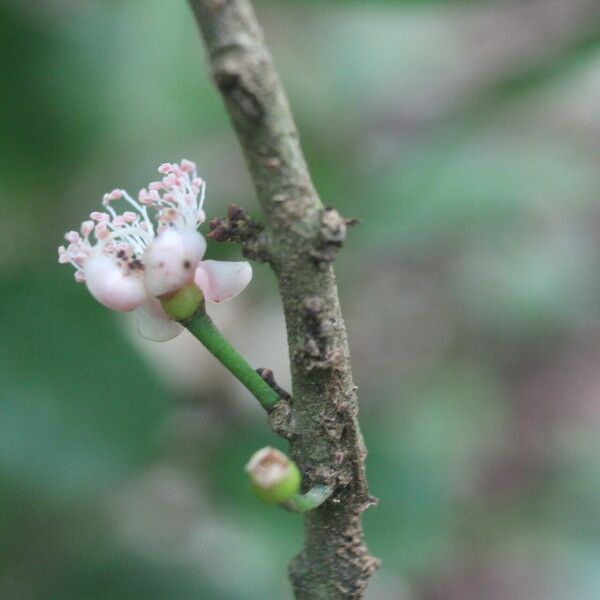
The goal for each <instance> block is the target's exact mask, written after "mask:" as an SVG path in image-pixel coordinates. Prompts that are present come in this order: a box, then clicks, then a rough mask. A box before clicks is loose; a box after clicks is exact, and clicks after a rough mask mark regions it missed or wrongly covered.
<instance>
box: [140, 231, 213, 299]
mask: <svg viewBox="0 0 600 600" xmlns="http://www.w3.org/2000/svg"><path fill="white" fill-rule="evenodd" d="M205 251H206V241H205V239H204V238H203V237H202V235H200V233H198V232H197V231H190V230H184V231H179V230H177V229H174V228H169V229H166V230H165V231H163V232H162V233H161V234H160V235H159V236H158V237H157V238H156V239H155V240H154V241H153V242H152V243H151V244H150V245H149V246H148V248H147V249H146V251H145V252H144V256H143V258H142V260H143V263H144V276H145V280H146V288H147V290H148V293H149V294H150V295H151V296H162V295H163V294H167V293H168V292H174V291H175V290H178V289H179V288H181V287H183V286H184V285H186V284H187V283H189V282H190V281H191V280H192V279H193V276H194V271H195V269H196V267H197V266H198V263H199V262H200V261H201V260H202V257H203V256H204V252H205Z"/></svg>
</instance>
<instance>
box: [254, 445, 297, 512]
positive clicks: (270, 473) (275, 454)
mask: <svg viewBox="0 0 600 600" xmlns="http://www.w3.org/2000/svg"><path fill="white" fill-rule="evenodd" d="M246 473H248V475H250V487H251V488H252V491H253V492H254V493H255V494H256V496H258V498H259V499H260V500H262V501H263V502H266V503H267V504H281V503H282V502H287V501H288V500H289V499H290V498H292V497H293V496H294V495H296V494H297V493H298V491H299V490H300V479H301V476H300V470H299V469H298V467H297V466H296V463H294V462H292V461H291V460H290V459H289V458H288V457H287V456H286V455H285V454H283V452H280V451H279V450H277V449H276V448H270V447H266V448H263V449H262V450H259V451H258V452H255V453H254V454H253V456H252V458H251V459H250V461H249V462H248V464H247V465H246Z"/></svg>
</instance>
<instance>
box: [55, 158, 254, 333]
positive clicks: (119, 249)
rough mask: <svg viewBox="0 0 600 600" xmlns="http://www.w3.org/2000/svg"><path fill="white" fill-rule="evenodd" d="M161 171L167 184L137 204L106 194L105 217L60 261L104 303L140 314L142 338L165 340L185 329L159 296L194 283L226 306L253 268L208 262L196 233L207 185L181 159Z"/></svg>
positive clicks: (73, 240)
mask: <svg viewBox="0 0 600 600" xmlns="http://www.w3.org/2000/svg"><path fill="white" fill-rule="evenodd" d="M158 171H159V172H160V173H161V174H163V175H164V177H163V178H162V180H161V181H156V182H153V183H151V184H150V185H149V186H148V188H147V189H146V188H144V189H142V190H141V191H140V193H139V196H138V201H136V200H134V199H133V198H132V197H131V196H130V195H129V194H128V193H127V192H126V191H125V190H120V189H117V190H113V191H112V192H110V193H109V194H105V195H104V198H103V204H104V206H105V208H106V212H98V211H94V212H92V213H91V215H90V220H89V221H84V222H83V223H82V224H81V228H80V231H79V232H77V231H70V232H68V233H67V234H66V235H65V239H66V240H67V242H69V244H68V246H66V247H65V246H61V247H60V248H59V249H58V260H59V262H61V263H71V264H72V265H73V266H74V267H75V280H76V281H78V282H85V284H86V286H87V288H88V290H89V291H90V293H91V294H92V296H93V297H94V298H95V299H96V300H98V302H100V303H101V304H103V305H104V306H106V307H107V308H110V309H112V310H116V311H120V312H129V311H135V312H136V316H137V322H138V329H139V331H140V333H141V334H142V335H143V336H144V337H147V338H149V339H153V340H157V341H164V340H168V339H172V338H173V337H175V336H176V335H178V334H179V333H180V332H181V330H182V329H183V327H182V326H181V325H180V324H179V323H177V322H175V321H173V320H171V319H170V318H169V317H168V316H167V315H166V314H165V312H164V311H163V309H162V306H161V304H160V301H159V300H157V298H158V297H160V296H163V295H164V294H169V293H172V292H175V291H177V290H179V289H181V288H182V287H184V286H185V285H187V284H189V283H191V282H192V281H194V282H195V284H196V285H197V286H198V287H199V288H200V289H201V290H202V292H203V294H204V297H205V298H206V299H207V300H208V301H210V302H223V301H226V300H229V299H231V298H234V297H235V296H237V295H238V294H239V293H240V292H241V291H242V290H243V289H244V288H245V287H246V286H247V285H248V283H249V282H250V280H251V279H252V268H251V267H250V265H249V264H248V263H247V262H224V261H216V260H206V261H203V260H202V259H203V257H204V253H205V251H206V241H205V239H204V237H203V236H202V235H201V234H200V233H199V232H198V231H197V229H198V227H199V225H200V224H202V223H203V222H204V221H205V219H206V215H205V214H204V210H203V209H202V206H203V204H204V194H205V189H206V185H205V182H204V181H203V180H202V179H200V178H199V177H198V175H197V173H196V165H195V164H194V163H193V162H191V161H189V160H182V161H181V163H179V164H176V163H172V164H171V163H164V164H162V165H160V167H159V168H158ZM119 200H122V201H124V202H126V203H127V204H128V205H129V206H128V207H127V208H128V209H130V210H126V211H125V212H123V213H120V214H119V213H117V212H116V210H115V209H114V208H113V206H112V203H114V202H116V201H119ZM155 225H156V226H155Z"/></svg>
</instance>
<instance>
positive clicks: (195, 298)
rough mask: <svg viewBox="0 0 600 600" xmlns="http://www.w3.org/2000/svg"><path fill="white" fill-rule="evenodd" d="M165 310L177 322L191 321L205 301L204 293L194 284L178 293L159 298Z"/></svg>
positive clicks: (189, 284)
mask: <svg viewBox="0 0 600 600" xmlns="http://www.w3.org/2000/svg"><path fill="white" fill-rule="evenodd" d="M159 300H160V303H161V304H162V307H163V310H164V311H165V312H166V313H167V315H169V317H171V319H175V320H176V321H183V320H184V319H189V318H190V317H191V316H192V315H193V314H194V313H195V312H196V311H197V310H198V308H199V306H200V305H201V304H202V302H203V300H204V296H203V295H202V292H201V291H200V290H199V289H198V288H197V287H196V285H195V284H194V283H188V285H186V286H185V287H182V288H181V289H180V290H177V291H176V292H172V293H170V294H165V295H164V296H161V297H160V298H159Z"/></svg>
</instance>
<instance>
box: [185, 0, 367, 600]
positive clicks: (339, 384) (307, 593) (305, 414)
mask: <svg viewBox="0 0 600 600" xmlns="http://www.w3.org/2000/svg"><path fill="white" fill-rule="evenodd" d="M190 4H191V6H192V9H193V11H194V14H195V16H196V19H197V21H198V24H199V26H200V30H201V33H202V37H203V39H204V42H205V45H206V48H207V50H208V57H209V61H210V66H211V69H212V75H213V78H214V81H215V83H216V85H217V87H218V88H219V90H220V92H221V94H222V95H223V98H224V100H225V104H226V107H227V110H228V112H229V115H230V117H231V120H232V122H233V126H234V129H235V131H236V134H237V136H238V139H239V141H240V144H241V146H242V149H243V152H244V156H245V158H246V163H247V165H248V168H249V170H250V174H251V176H252V180H253V182H254V186H255V188H256V193H257V196H258V199H259V202H260V205H261V207H262V210H263V212H264V214H265V225H264V230H263V231H261V232H260V246H261V253H260V258H261V259H262V260H267V261H268V262H269V263H270V265H271V267H272V269H273V271H274V273H275V275H276V277H277V280H278V283H279V290H280V293H281V297H282V300H283V307H284V312H285V317H286V327H287V335H288V345H289V351H290V361H291V372H292V383H293V400H290V401H287V400H282V401H280V402H279V403H277V405H276V406H275V407H274V410H273V411H272V413H271V415H270V420H271V424H272V425H273V426H274V429H275V430H276V431H277V433H279V434H281V435H283V436H285V437H286V438H288V439H289V440H290V442H291V447H292V448H291V449H292V454H293V458H294V460H295V462H296V463H297V464H298V466H299V467H300V470H301V471H302V474H303V487H304V489H310V488H313V487H315V486H317V485H322V486H330V487H332V488H333V490H334V491H333V493H332V495H331V497H330V498H329V500H327V501H326V502H324V503H323V504H322V505H321V506H319V507H318V508H316V509H315V510H312V511H310V512H307V513H305V516H304V519H305V542H304V548H303V550H302V552H301V553H300V554H299V555H298V556H297V557H296V558H295V559H294V560H293V561H292V563H291V565H290V577H291V580H292V583H293V585H294V588H295V593H296V597H297V598H300V599H309V598H310V599H316V598H319V599H359V598H362V597H363V593H364V589H365V587H366V585H367V581H368V578H369V577H370V575H371V574H372V573H373V572H374V571H375V569H376V568H377V565H378V561H377V560H376V559H374V558H372V557H371V556H369V554H368V551H367V549H366V547H365V545H364V543H363V532H362V526H361V522H360V514H361V512H362V511H363V510H364V509H365V508H366V507H368V506H369V505H371V504H373V503H374V499H373V498H371V497H370V496H369V494H368V489H367V483H366V479H365V473H364V460H365V456H366V450H365V447H364V444H363V440H362V436H361V433H360V429H359V426H358V420H357V409H358V404H357V398H356V391H355V389H356V388H355V386H354V383H353V381H352V373H351V369H350V359H349V351H348V341H347V336H346V331H345V327H344V322H343V320H342V316H341V312H340V305H339V300H338V293H337V286H336V281H335V275H334V272H333V266H332V262H333V259H334V258H335V255H336V253H337V251H338V250H339V248H340V246H341V245H342V242H343V239H344V236H345V233H346V221H345V220H344V219H342V217H340V215H339V214H338V213H337V211H335V210H333V209H325V208H324V207H323V204H322V203H321V201H320V199H319V197H318V195H317V193H316V191H315V189H314V186H313V184H312V181H311V179H310V176H309V173H308V169H307V166H306V163H305V160H304V157H303V154H302V150H301V148H300V143H299V140H298V133H297V130H296V126H295V124H294V121H293V118H292V115H291V112H290V108H289V105H288V101H287V98H286V95H285V92H284V90H283V87H282V85H281V82H280V81H279V78H278V76H277V73H276V71H275V68H274V66H273V62H272V59H271V56H270V55H269V53H268V51H267V49H266V46H265V44H264V41H263V36H262V32H261V30H260V27H259V25H258V22H257V20H256V17H255V15H254V11H253V9H252V6H251V4H250V2H249V1H248V0H190ZM274 424H276V425H274Z"/></svg>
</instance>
